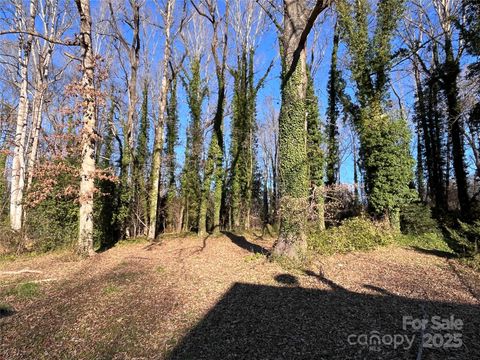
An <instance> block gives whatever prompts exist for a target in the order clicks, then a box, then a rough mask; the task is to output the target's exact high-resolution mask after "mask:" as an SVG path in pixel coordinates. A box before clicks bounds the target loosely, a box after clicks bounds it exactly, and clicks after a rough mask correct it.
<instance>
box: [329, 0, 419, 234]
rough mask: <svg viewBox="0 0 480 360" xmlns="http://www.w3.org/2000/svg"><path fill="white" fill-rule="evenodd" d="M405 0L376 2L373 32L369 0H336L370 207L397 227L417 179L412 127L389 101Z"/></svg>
mask: <svg viewBox="0 0 480 360" xmlns="http://www.w3.org/2000/svg"><path fill="white" fill-rule="evenodd" d="M403 7H404V2H403V0H387V1H382V2H379V3H378V7H377V8H376V13H375V20H376V27H375V29H374V30H373V32H372V35H371V34H370V17H371V16H372V9H371V8H370V4H369V2H368V1H363V0H362V1H350V0H340V1H338V2H337V8H338V11H339V20H340V24H341V26H342V31H343V33H342V35H343V36H342V38H343V39H345V41H346V43H347V46H348V50H349V52H350V55H351V58H352V61H351V62H350V70H351V73H352V77H353V79H354V81H355V85H356V98H357V102H358V105H357V107H358V109H359V111H358V114H356V116H355V127H356V130H357V132H358V134H359V139H360V159H361V164H362V167H363V170H364V174H365V176H364V180H365V190H366V194H367V196H368V205H369V210H370V212H371V213H372V214H373V215H375V216H378V217H385V218H387V220H390V224H391V226H392V228H395V229H397V230H398V229H399V221H398V219H399V209H400V207H401V206H402V204H404V203H406V202H408V201H409V200H410V199H411V198H412V193H411V189H410V188H409V184H410V182H411V180H412V179H413V171H412V170H413V159H412V157H411V154H410V131H409V128H408V125H407V123H406V121H405V119H404V118H402V115H401V114H400V115H398V114H397V113H395V112H394V111H392V110H391V109H390V107H389V105H388V103H387V101H386V100H387V99H388V92H387V89H388V87H387V85H388V79H389V72H390V68H391V59H392V55H391V41H392V37H393V34H394V31H395V29H396V26H397V22H398V19H399V17H400V16H401V14H402V12H403Z"/></svg>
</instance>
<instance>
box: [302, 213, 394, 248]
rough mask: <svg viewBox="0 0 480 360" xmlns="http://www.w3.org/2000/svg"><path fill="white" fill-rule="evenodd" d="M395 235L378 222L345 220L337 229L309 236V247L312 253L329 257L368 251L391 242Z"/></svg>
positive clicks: (360, 218) (358, 218)
mask: <svg viewBox="0 0 480 360" xmlns="http://www.w3.org/2000/svg"><path fill="white" fill-rule="evenodd" d="M394 238H395V233H394V232H392V231H391V230H390V228H389V227H388V226H387V225H386V224H384V223H379V222H376V223H375V222H373V221H372V220H370V219H368V218H365V217H355V218H351V219H347V220H345V221H343V222H342V224H341V225H340V226H338V227H332V228H330V229H327V230H325V231H322V232H312V233H311V234H310V235H309V247H310V249H311V250H313V251H314V252H317V253H320V254H323V255H330V254H335V253H346V252H349V251H356V250H370V249H374V248H376V247H378V246H381V245H387V244H390V243H392V242H393V240H394Z"/></svg>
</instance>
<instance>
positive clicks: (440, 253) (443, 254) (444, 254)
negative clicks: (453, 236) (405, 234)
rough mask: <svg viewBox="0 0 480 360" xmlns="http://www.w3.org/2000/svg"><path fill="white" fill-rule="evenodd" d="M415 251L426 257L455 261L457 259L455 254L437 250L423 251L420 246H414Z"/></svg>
mask: <svg viewBox="0 0 480 360" xmlns="http://www.w3.org/2000/svg"><path fill="white" fill-rule="evenodd" d="M412 249H413V251H415V252H418V253H420V254H426V255H434V256H438V257H443V258H445V259H454V258H456V257H457V255H455V254H454V253H451V252H448V251H443V250H436V249H423V248H421V247H419V246H412Z"/></svg>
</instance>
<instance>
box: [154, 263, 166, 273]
mask: <svg viewBox="0 0 480 360" xmlns="http://www.w3.org/2000/svg"><path fill="white" fill-rule="evenodd" d="M166 271H167V270H165V268H164V267H163V266H162V265H158V266H157V267H156V269H155V272H156V273H157V274H165V272H166Z"/></svg>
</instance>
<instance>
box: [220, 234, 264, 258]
mask: <svg viewBox="0 0 480 360" xmlns="http://www.w3.org/2000/svg"><path fill="white" fill-rule="evenodd" d="M223 234H224V235H225V236H226V237H228V238H229V239H230V240H232V242H233V243H234V244H235V245H237V246H239V247H241V248H242V249H245V250H247V251H250V252H251V253H260V254H264V255H267V254H269V253H270V251H268V250H267V249H265V248H264V247H263V246H260V245H257V244H254V243H251V242H249V241H248V240H247V239H246V238H245V236H240V235H235V234H234V233H231V232H228V231H224V232H223Z"/></svg>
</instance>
